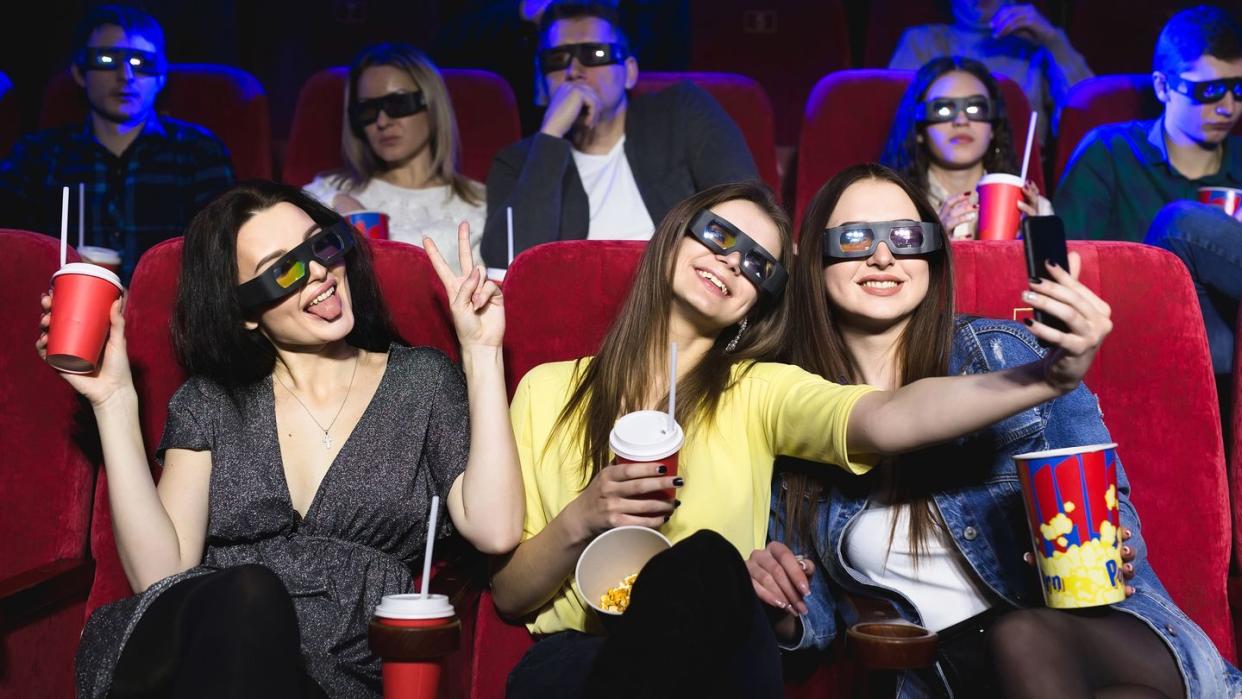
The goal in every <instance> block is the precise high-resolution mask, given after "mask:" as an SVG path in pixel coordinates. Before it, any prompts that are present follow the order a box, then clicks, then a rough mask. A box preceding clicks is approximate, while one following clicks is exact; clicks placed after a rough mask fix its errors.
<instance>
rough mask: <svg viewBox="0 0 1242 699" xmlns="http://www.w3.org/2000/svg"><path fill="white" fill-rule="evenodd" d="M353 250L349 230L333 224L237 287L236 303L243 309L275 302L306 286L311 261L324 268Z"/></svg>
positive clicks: (346, 225)
mask: <svg viewBox="0 0 1242 699" xmlns="http://www.w3.org/2000/svg"><path fill="white" fill-rule="evenodd" d="M353 248H354V228H353V226H350V225H349V224H348V223H346V222H345V221H337V222H336V223H333V224H331V225H329V226H328V227H327V228H324V229H323V230H321V231H319V232H318V233H316V234H314V235H312V236H311V237H309V238H307V239H306V241H305V242H303V243H302V244H301V245H298V246H297V247H295V248H293V249H292V250H290V251H289V252H287V253H285V254H284V255H282V256H281V257H280V258H279V259H277V260H276V262H275V263H273V264H272V265H271V266H270V267H268V268H267V269H265V270H263V271H262V272H260V273H259V276H257V277H255V278H254V279H251V280H250V281H248V282H245V283H243V284H240V285H238V287H237V300H238V301H240V302H241V305H242V307H243V308H254V307H256V306H263V305H266V304H269V303H272V302H273V301H279V300H280V299H283V298H284V297H286V296H288V295H289V294H292V293H293V292H295V291H297V290H298V289H301V288H302V287H303V286H305V285H306V277H307V275H308V274H309V273H310V263H311V261H312V260H314V261H315V262H318V263H319V264H321V265H323V266H324V267H328V266H330V265H333V264H335V263H337V262H339V261H340V260H341V259H342V258H344V257H345V253H347V252H349V251H350V250H352V249H353Z"/></svg>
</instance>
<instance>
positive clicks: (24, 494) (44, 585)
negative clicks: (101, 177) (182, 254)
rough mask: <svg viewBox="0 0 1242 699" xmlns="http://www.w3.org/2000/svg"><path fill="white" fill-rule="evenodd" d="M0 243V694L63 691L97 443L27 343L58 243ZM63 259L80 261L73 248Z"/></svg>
mask: <svg viewBox="0 0 1242 699" xmlns="http://www.w3.org/2000/svg"><path fill="white" fill-rule="evenodd" d="M0 247H2V248H3V249H4V254H5V255H6V256H7V257H8V259H9V260H10V264H7V265H5V266H4V274H3V275H2V277H3V288H4V294H5V296H6V297H7V298H8V299H9V301H10V303H9V306H8V308H9V312H8V317H7V318H6V319H5V322H4V323H3V324H0V376H3V379H2V380H0V453H2V454H3V455H4V457H3V461H0V464H2V465H0V542H3V544H0V551H3V554H0V697H13V698H14V699H17V698H18V697H23V698H24V697H36V696H42V697H51V696H57V697H67V696H72V695H73V654H74V652H75V650H76V648H77V646H78V632H79V631H81V629H82V611H83V609H84V606H85V603H86V593H87V590H89V589H90V584H91V577H92V565H91V562H90V558H89V556H88V554H87V548H86V542H87V535H88V532H87V527H88V526H89V523H90V509H91V488H92V486H93V484H94V479H95V467H94V463H93V458H91V457H88V456H87V453H90V454H97V449H98V448H97V447H96V446H95V444H96V440H95V438H94V436H93V433H94V425H93V420H92V419H91V418H90V417H89V416H90V410H89V408H87V407H86V406H85V405H84V404H83V403H81V402H79V400H78V396H77V393H76V392H75V391H74V390H73V389H72V388H71V387H70V386H69V384H68V383H66V382H65V381H64V379H62V378H61V377H60V376H59V375H58V374H57V373H56V372H55V371H54V370H53V369H52V368H51V367H49V366H47V365H46V364H44V363H43V361H42V360H40V359H39V355H38V354H37V353H36V352H35V347H34V343H35V340H36V339H37V338H38V336H39V315H40V313H41V310H40V308H39V294H41V293H42V292H44V291H46V290H47V289H48V282H49V280H50V279H51V278H52V273H53V272H55V271H56V269H57V267H58V266H59V262H60V260H59V256H60V251H59V247H60V244H59V242H58V241H57V240H56V239H54V238H50V237H48V236H46V235H43V234H41V233H28V232H25V231H14V230H0ZM68 259H69V261H70V262H77V261H78V256H77V253H75V252H74V251H73V249H72V248H70V249H69V254H68ZM84 450H85V452H86V453H84Z"/></svg>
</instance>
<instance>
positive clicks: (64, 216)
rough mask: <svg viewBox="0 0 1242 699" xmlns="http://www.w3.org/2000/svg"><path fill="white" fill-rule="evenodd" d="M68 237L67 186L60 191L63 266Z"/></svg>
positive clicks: (61, 260)
mask: <svg viewBox="0 0 1242 699" xmlns="http://www.w3.org/2000/svg"><path fill="white" fill-rule="evenodd" d="M68 238H69V186H68V185H65V187H63V188H62V189H61V191H60V266H61V267H64V266H65V248H66V247H67V246H68V244H69V243H68Z"/></svg>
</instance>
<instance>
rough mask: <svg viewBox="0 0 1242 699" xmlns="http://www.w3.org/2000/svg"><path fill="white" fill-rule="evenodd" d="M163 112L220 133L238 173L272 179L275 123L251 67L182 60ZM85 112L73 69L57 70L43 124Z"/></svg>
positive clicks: (171, 72) (172, 74)
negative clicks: (249, 70)
mask: <svg viewBox="0 0 1242 699" xmlns="http://www.w3.org/2000/svg"><path fill="white" fill-rule="evenodd" d="M156 106H157V108H158V109H159V112H160V113H161V114H167V115H168V116H171V117H173V118H174V119H180V120H182V121H188V122H191V123H194V124H198V125H199V126H203V127H205V128H206V129H207V130H209V131H211V132H212V133H213V134H215V135H216V137H217V138H219V139H220V140H221V141H222V142H223V143H224V146H225V147H226V148H228V151H229V155H230V156H231V157H232V159H233V169H234V170H235V171H236V173H237V177H238V179H250V178H258V179H271V177H272V133H271V130H272V127H271V118H270V117H269V116H268V108H267V93H266V92H264V91H263V86H262V85H260V84H259V81H258V80H257V79H256V78H255V77H254V76H253V75H251V74H250V73H247V72H246V71H244V70H241V69H239V68H233V67H231V66H223V65H215V64H211V63H181V64H174V65H171V66H169V68H168V84H167V85H165V86H164V92H163V93H162V94H161V95H160V102H158V103H157V105H156ZM85 118H86V100H85V97H84V96H83V94H82V88H80V87H78V85H77V84H76V83H74V82H73V77H72V76H71V75H70V74H69V73H68V71H66V72H63V73H59V74H57V75H56V76H55V77H54V78H52V80H51V81H50V82H49V83H48V85H47V88H46V90H45V91H44V93H43V111H42V113H41V114H40V115H39V127H40V128H48V127H52V126H64V125H67V124H75V123H80V122H81V121H82V120H83V119H85Z"/></svg>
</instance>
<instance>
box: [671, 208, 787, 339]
mask: <svg viewBox="0 0 1242 699" xmlns="http://www.w3.org/2000/svg"><path fill="white" fill-rule="evenodd" d="M711 211H712V212H713V213H715V214H716V215H718V216H720V217H722V218H724V219H726V220H727V221H729V222H730V223H732V224H733V225H734V226H736V227H737V228H738V229H740V230H741V231H742V232H743V233H745V234H746V235H747V236H749V237H750V238H752V239H754V240H755V242H757V243H759V244H760V245H762V246H763V247H764V249H766V250H767V251H768V252H769V253H771V255H772V256H773V257H775V258H777V259H780V256H781V234H780V229H778V228H777V227H776V223H775V222H773V221H772V219H771V218H770V217H769V216H768V215H767V214H766V213H765V212H764V211H763V209H761V208H759V206H757V205H756V204H754V203H753V202H750V201H746V200H744V199H736V200H733V201H726V202H723V203H720V204H717V205H715V206H713V207H711ZM741 264H742V256H741V253H738V252H732V253H729V254H727V255H722V254H717V253H714V252H712V251H711V250H708V249H707V248H706V247H705V246H704V245H703V244H702V243H700V242H699V241H698V240H695V239H694V238H693V237H691V236H689V235H685V236H683V237H682V239H681V242H680V243H679V245H678V247H677V252H676V257H675V258H674V260H673V298H674V304H675V305H676V306H677V307H678V308H679V309H680V310H681V312H683V313H685V314H686V316H687V317H688V318H690V319H691V320H692V321H693V322H694V323H695V324H696V325H698V326H699V327H703V328H705V329H707V330H708V331H709V332H719V331H720V330H722V329H724V328H727V327H729V326H730V325H734V324H735V323H737V322H739V321H740V320H741V319H742V318H743V317H744V316H746V314H747V313H748V312H749V311H750V309H751V308H753V307H754V305H755V303H756V301H758V300H759V289H757V288H756V287H755V285H754V284H752V283H751V282H750V280H748V279H747V278H746V277H744V276H742V268H741Z"/></svg>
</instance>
